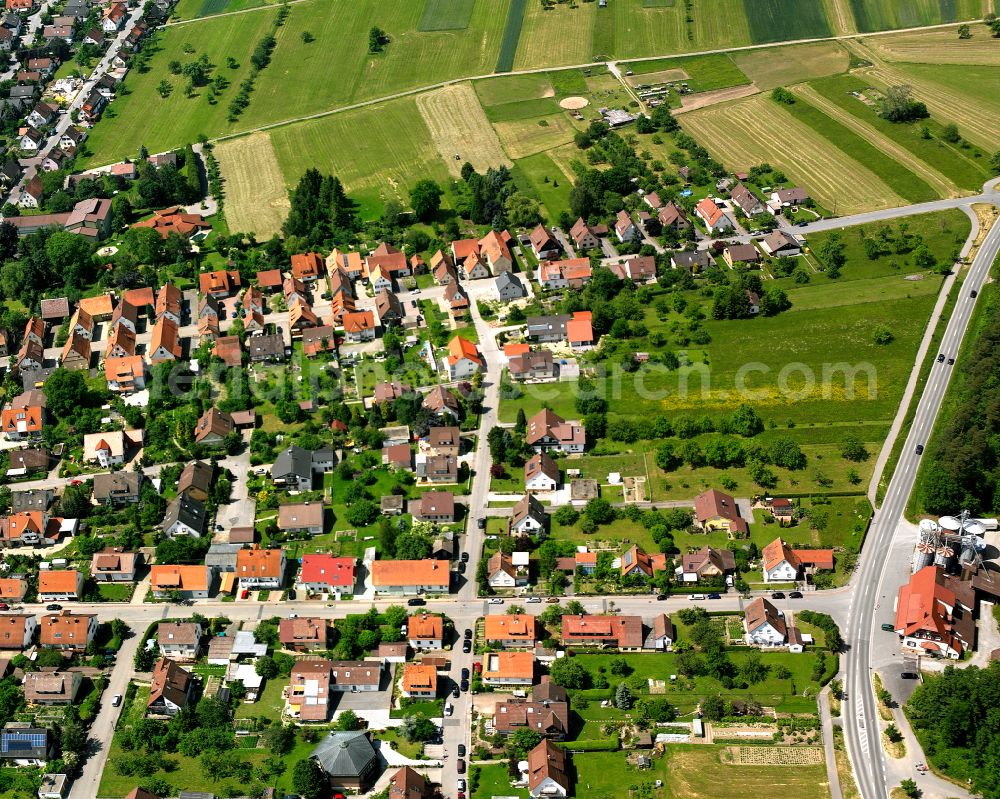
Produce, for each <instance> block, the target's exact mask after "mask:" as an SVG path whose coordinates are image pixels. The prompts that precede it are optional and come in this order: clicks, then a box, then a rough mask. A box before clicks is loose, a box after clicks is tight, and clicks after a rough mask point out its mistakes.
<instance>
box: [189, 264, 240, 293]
mask: <svg viewBox="0 0 1000 799" xmlns="http://www.w3.org/2000/svg"><path fill="white" fill-rule="evenodd" d="M241 286H242V281H241V280H240V273H239V272H237V271H236V270H233V269H217V270H215V271H214V272H201V273H199V274H198V289H199V291H200V292H201V294H202V295H203V297H204V298H205V299H209V298H210V299H213V300H221V299H225V298H226V297H234V296H236V295H237V294H239V291H240V288H241Z"/></svg>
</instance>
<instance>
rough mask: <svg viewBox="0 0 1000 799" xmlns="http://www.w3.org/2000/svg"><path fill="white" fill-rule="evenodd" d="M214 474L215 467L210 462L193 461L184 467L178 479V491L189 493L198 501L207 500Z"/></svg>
mask: <svg viewBox="0 0 1000 799" xmlns="http://www.w3.org/2000/svg"><path fill="white" fill-rule="evenodd" d="M214 475H215V468H214V467H213V466H212V465H211V464H210V463H204V462H203V461H192V462H191V463H189V464H187V466H185V467H184V470H183V471H182V472H181V476H180V477H179V478H178V479H177V493H178V494H187V495H188V496H189V497H191V499H194V500H197V501H198V502H207V501H208V492H209V491H211V489H212V478H213V477H214Z"/></svg>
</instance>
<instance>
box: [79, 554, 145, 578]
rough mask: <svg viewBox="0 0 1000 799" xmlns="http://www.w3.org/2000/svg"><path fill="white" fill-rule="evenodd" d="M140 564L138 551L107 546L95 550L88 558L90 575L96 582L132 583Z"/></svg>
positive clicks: (140, 557) (140, 556)
mask: <svg viewBox="0 0 1000 799" xmlns="http://www.w3.org/2000/svg"><path fill="white" fill-rule="evenodd" d="M141 564H142V555H141V554H139V553H138V552H125V551H124V550H122V548H121V547H109V548H107V549H103V550H101V551H100V552H95V553H94V555H93V557H92V558H91V559H90V576H91V579H93V580H94V581H95V582H98V583H133V582H135V573H136V570H137V569H138V567H139V566H140V565H141Z"/></svg>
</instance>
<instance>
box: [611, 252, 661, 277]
mask: <svg viewBox="0 0 1000 799" xmlns="http://www.w3.org/2000/svg"><path fill="white" fill-rule="evenodd" d="M610 269H611V271H612V272H613V273H614V274H615V276H616V277H617V278H618V279H619V280H631V281H632V282H633V283H651V282H653V281H655V280H656V259H655V258H654V257H653V256H652V255H633V256H632V257H631V258H626V259H625V260H624V261H622V262H621V263H614V264H611V266H610Z"/></svg>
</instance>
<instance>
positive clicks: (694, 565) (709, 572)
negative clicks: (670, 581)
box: [677, 546, 736, 583]
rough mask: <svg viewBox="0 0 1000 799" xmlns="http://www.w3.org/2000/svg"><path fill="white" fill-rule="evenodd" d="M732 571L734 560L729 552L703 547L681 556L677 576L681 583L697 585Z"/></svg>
mask: <svg viewBox="0 0 1000 799" xmlns="http://www.w3.org/2000/svg"><path fill="white" fill-rule="evenodd" d="M734 571H736V558H735V557H734V556H733V553H732V552H731V551H730V550H728V549H715V548H714V547H710V546H704V547H702V548H701V549H699V550H698V551H697V552H693V553H690V554H687V555H681V565H680V566H679V567H678V568H677V575H678V579H679V580H680V581H681V582H684V583H697V582H700V581H701V580H703V579H708V578H713V577H723V576H725V575H729V574H732V573H733V572H734Z"/></svg>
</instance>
